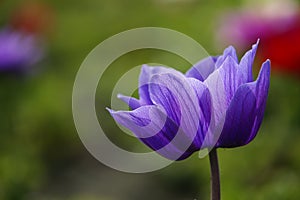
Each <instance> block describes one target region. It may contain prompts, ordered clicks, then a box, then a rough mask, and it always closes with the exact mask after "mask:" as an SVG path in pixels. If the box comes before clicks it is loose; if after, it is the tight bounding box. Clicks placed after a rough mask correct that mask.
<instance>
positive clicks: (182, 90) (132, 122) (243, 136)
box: [109, 44, 270, 160]
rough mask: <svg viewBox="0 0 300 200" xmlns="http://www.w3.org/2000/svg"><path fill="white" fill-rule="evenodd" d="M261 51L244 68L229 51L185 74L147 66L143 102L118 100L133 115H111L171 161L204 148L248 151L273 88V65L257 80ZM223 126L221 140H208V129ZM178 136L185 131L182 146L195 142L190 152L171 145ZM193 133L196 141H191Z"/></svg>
mask: <svg viewBox="0 0 300 200" xmlns="http://www.w3.org/2000/svg"><path fill="white" fill-rule="evenodd" d="M256 49H257V44H256V45H253V48H252V49H251V50H249V51H248V52H247V53H246V54H245V55H244V57H243V58H242V59H241V61H240V62H239V61H238V58H237V55H236V52H235V49H234V48H233V47H231V46H230V47H228V48H227V49H226V50H225V51H224V53H223V55H221V56H217V57H209V58H206V59H204V60H201V61H200V62H199V63H197V64H196V65H195V66H193V67H192V68H191V69H190V70H189V71H187V73H186V74H182V73H181V72H179V71H176V70H174V69H170V68H165V67H149V66H147V65H144V66H143V67H142V71H141V74H140V79H139V96H140V99H135V98H133V97H126V96H122V95H121V96H119V97H120V98H121V99H122V100H123V101H125V102H126V103H128V105H129V107H130V108H131V109H132V111H113V110H109V111H110V113H111V115H112V116H113V118H114V119H115V121H116V122H118V123H119V124H121V125H122V126H124V127H126V128H128V129H130V130H131V131H132V132H133V133H134V134H135V135H136V136H137V137H138V138H139V139H140V140H141V141H142V142H144V143H145V144H146V145H148V146H149V147H150V148H152V149H153V150H155V151H156V152H158V153H159V154H161V155H162V156H164V157H166V158H168V159H171V160H174V159H175V160H182V159H185V158H187V157H189V156H190V155H191V154H192V153H193V152H195V151H198V150H200V149H201V148H213V147H216V148H219V147H220V148H232V147H238V146H243V145H246V144H248V143H249V142H250V141H252V140H253V139H254V137H255V136H256V134H257V132H258V129H259V127H260V124H261V122H262V119H263V115H264V109H265V105H266V99H267V95H268V88H269V83H270V82H269V81H270V80H269V79H270V62H269V61H266V62H265V63H264V64H263V65H262V68H261V71H260V74H259V75H258V78H257V80H256V81H254V80H253V76H252V64H253V60H254V57H255V53H256ZM164 113H165V114H166V116H165V115H164ZM212 116H213V117H212ZM165 117H166V118H165ZM211 119H213V121H214V122H213V123H212V120H211ZM224 119H225V122H224V123H221V121H224ZM220 124H224V126H223V128H222V127H221V128H222V130H221V133H220V137H219V138H217V140H216V141H213V140H206V139H205V138H206V136H207V134H214V132H210V131H209V129H211V128H212V129H214V128H215V127H212V126H218V125H220ZM158 127H161V128H159V129H158ZM178 130H181V131H183V134H184V136H185V137H183V138H182V140H187V141H189V140H190V141H191V143H189V144H190V146H188V148H187V149H182V146H180V144H181V143H180V142H179V143H176V142H173V141H172V140H173V139H174V137H175V135H176V133H177V131H178ZM193 130H196V132H197V133H196V136H195V137H192V138H190V137H191V134H192V132H193ZM214 137H217V136H215V135H210V136H209V138H214ZM182 142H184V141H182ZM165 146H168V147H167V148H164V147H165ZM162 148H163V149H164V150H163V151H161V149H162ZM178 153H179V154H180V155H181V156H180V157H178V156H177V155H178Z"/></svg>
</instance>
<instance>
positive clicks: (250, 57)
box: [239, 40, 259, 83]
mask: <svg viewBox="0 0 300 200" xmlns="http://www.w3.org/2000/svg"><path fill="white" fill-rule="evenodd" d="M258 44H259V40H257V42H256V44H254V45H252V49H251V50H249V51H248V52H246V53H245V55H244V56H243V57H242V59H241V62H240V64H239V71H240V74H241V76H242V79H243V83H247V82H252V81H253V75H252V65H253V62H254V58H255V54H256V50H257V47H258Z"/></svg>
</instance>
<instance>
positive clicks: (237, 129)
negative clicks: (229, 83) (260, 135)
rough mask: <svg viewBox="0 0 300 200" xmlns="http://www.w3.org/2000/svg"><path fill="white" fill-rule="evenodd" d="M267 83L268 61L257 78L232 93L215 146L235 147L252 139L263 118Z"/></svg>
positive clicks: (268, 80) (268, 75)
mask: <svg viewBox="0 0 300 200" xmlns="http://www.w3.org/2000/svg"><path fill="white" fill-rule="evenodd" d="M269 84H270V61H266V62H265V63H264V64H263V65H262V68H261V71H260V74H259V76H258V78H257V80H256V81H255V82H251V83H246V84H244V85H242V86H240V87H239V88H238V90H237V92H236V94H235V95H234V97H233V99H232V101H231V103H230V106H229V108H228V110H227V112H226V119H225V124H224V127H223V131H222V133H221V136H220V139H219V141H218V144H217V147H227V148H228V147H237V146H242V145H246V144H247V143H249V142H250V141H252V140H253V138H254V137H255V136H256V134H257V131H258V128H259V126H260V124H261V122H262V119H263V114H264V109H265V105H266V99H267V95H268V89H269Z"/></svg>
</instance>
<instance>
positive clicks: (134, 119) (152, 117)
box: [108, 105, 193, 160]
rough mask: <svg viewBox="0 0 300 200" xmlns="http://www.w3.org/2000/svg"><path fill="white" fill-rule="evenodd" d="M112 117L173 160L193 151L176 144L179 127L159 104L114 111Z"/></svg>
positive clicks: (111, 112)
mask: <svg viewBox="0 0 300 200" xmlns="http://www.w3.org/2000/svg"><path fill="white" fill-rule="evenodd" d="M108 110H109V112H110V114H111V115H112V117H113V118H114V119H115V120H116V122H118V123H119V124H121V125H122V126H124V127H126V128H128V129H129V130H131V131H132V132H133V133H134V134H135V135H136V136H137V137H138V139H140V140H141V141H142V142H143V143H145V144H146V145H147V146H149V147H150V148H151V149H153V150H155V151H156V152H157V153H159V154H160V155H162V156H164V157H166V158H168V159H171V160H182V159H184V158H187V157H188V156H190V155H191V154H192V153H193V151H188V150H186V149H187V148H186V149H184V150H182V149H180V148H178V147H177V146H176V143H175V142H173V141H174V140H175V141H176V139H174V138H175V136H176V134H177V133H178V132H179V127H178V126H177V124H176V123H174V122H173V120H171V119H170V118H168V117H167V115H166V113H165V112H164V111H163V109H161V108H160V107H159V106H156V105H150V106H142V107H140V108H137V109H136V110H134V111H112V110H110V109H108Z"/></svg>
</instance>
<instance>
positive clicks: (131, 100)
mask: <svg viewBox="0 0 300 200" xmlns="http://www.w3.org/2000/svg"><path fill="white" fill-rule="evenodd" d="M117 97H118V98H119V99H121V100H122V101H124V102H125V103H127V105H128V106H129V107H130V108H131V109H132V110H134V109H136V108H139V107H141V103H140V101H139V100H138V99H136V98H134V97H128V96H125V95H122V94H118V96H117Z"/></svg>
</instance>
